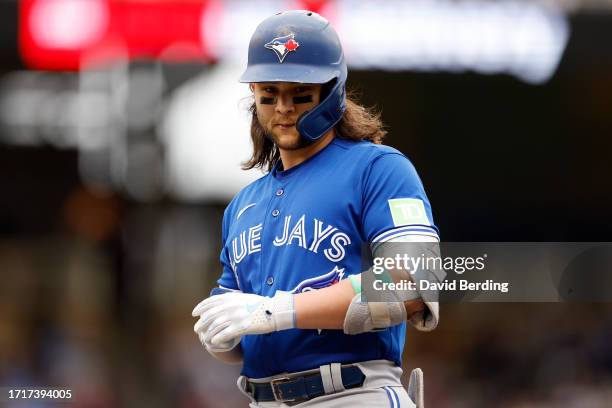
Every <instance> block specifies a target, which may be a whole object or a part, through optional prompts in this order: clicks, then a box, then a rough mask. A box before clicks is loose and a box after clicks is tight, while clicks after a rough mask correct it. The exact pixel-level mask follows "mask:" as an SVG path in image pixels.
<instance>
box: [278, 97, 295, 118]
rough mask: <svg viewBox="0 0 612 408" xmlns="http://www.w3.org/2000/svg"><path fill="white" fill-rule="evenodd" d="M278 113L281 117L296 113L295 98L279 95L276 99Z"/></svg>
mask: <svg viewBox="0 0 612 408" xmlns="http://www.w3.org/2000/svg"><path fill="white" fill-rule="evenodd" d="M275 110H276V112H277V113H279V114H281V115H286V114H288V113H292V112H294V111H295V106H294V105H293V98H292V97H291V96H290V95H282V94H281V95H278V98H276V108H275Z"/></svg>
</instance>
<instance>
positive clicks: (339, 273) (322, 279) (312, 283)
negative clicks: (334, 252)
mask: <svg viewBox="0 0 612 408" xmlns="http://www.w3.org/2000/svg"><path fill="white" fill-rule="evenodd" d="M343 276H344V268H338V267H337V266H335V267H334V269H332V270H331V271H329V272H327V273H326V274H324V275H321V276H315V277H314V278H309V279H304V280H303V281H301V282H300V283H298V285H297V286H296V287H295V288H293V290H292V291H291V293H302V292H308V291H309V290H316V289H321V288H326V287H328V286H331V285H334V284H336V283H338V282H340V280H341V279H342V277H343Z"/></svg>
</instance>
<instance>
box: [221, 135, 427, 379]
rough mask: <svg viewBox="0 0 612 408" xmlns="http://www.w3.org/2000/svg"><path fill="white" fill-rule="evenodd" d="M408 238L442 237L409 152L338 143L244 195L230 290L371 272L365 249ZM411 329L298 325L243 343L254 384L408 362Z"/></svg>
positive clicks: (236, 218)
mask: <svg viewBox="0 0 612 408" xmlns="http://www.w3.org/2000/svg"><path fill="white" fill-rule="evenodd" d="M406 235H427V236H433V237H436V238H437V237H438V230H437V228H436V227H435V225H434V223H433V217H432V213H431V207H430V204H429V201H428V199H427V196H426V194H425V191H424V189H423V185H422V183H421V180H420V179H419V177H418V175H417V172H416V170H415V169H414V166H413V165H412V164H411V163H410V161H409V160H408V159H407V158H406V157H405V156H404V155H403V154H402V153H400V152H399V151H397V150H395V149H393V148H391V147H389V146H384V145H377V144H373V143H370V142H366V141H362V142H354V141H348V140H344V139H339V138H335V139H334V140H333V141H332V142H331V143H330V144H329V145H328V146H326V147H325V148H324V149H322V150H321V151H320V152H318V153H317V154H315V155H314V156H312V157H310V158H309V159H308V160H306V161H304V162H303V163H301V164H299V165H297V166H295V167H292V168H290V169H289V170H286V171H280V170H279V168H278V165H277V166H276V167H275V168H274V169H273V170H272V171H271V172H270V173H268V174H266V175H265V176H264V177H262V178H260V179H258V180H256V181H255V182H253V183H252V184H250V185H249V186H247V187H246V188H244V189H243V190H242V191H240V193H238V194H237V195H236V197H234V199H233V200H232V202H231V203H230V204H229V205H228V207H227V209H226V210H225V213H224V217H223V235H222V241H223V249H222V251H221V263H222V265H223V273H222V276H221V278H220V279H219V281H218V284H219V286H220V287H222V288H227V289H233V290H240V291H242V292H245V293H255V294H258V295H262V296H274V294H275V292H276V291H279V290H280V291H288V292H293V293H300V292H304V291H308V290H317V289H320V288H324V287H327V286H329V285H333V284H335V283H337V282H338V281H340V280H341V279H346V278H347V277H348V276H349V275H353V274H359V273H361V272H362V271H363V269H364V268H363V265H362V259H361V255H362V253H361V252H362V248H363V246H364V245H371V243H373V242H384V241H389V240H392V239H395V238H398V237H403V236H406ZM405 329H406V327H405V323H403V324H400V325H397V326H394V327H390V328H387V329H385V330H383V331H379V332H369V333H363V334H359V335H352V336H349V335H345V334H344V333H343V331H342V330H301V329H291V330H284V331H280V332H275V333H270V334H264V335H247V336H244V337H243V338H242V341H241V344H242V350H243V352H244V360H243V364H244V365H243V369H242V374H243V375H245V376H247V377H250V378H261V377H268V376H272V375H275V374H278V373H282V372H295V371H302V370H307V369H312V368H316V367H319V366H320V365H323V364H329V363H332V362H334V363H353V362H358V361H366V360H375V359H386V360H390V361H394V362H395V363H396V364H397V365H400V364H401V354H402V350H403V347H404V341H405Z"/></svg>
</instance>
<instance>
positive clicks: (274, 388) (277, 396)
mask: <svg viewBox="0 0 612 408" xmlns="http://www.w3.org/2000/svg"><path fill="white" fill-rule="evenodd" d="M289 381H291V378H289V377H280V378H276V379H274V380H271V381H270V386H271V387H272V395H273V396H274V400H275V401H277V402H293V401H297V398H291V399H284V398H283V393H282V392H281V390H280V389H279V388H277V385H278V384H279V383H285V382H289Z"/></svg>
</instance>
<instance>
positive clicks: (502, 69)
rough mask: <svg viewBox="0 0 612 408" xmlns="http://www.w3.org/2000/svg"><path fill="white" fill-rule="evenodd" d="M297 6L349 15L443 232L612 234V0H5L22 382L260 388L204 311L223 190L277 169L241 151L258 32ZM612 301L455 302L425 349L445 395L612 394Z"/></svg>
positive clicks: (3, 292)
mask: <svg viewBox="0 0 612 408" xmlns="http://www.w3.org/2000/svg"><path fill="white" fill-rule="evenodd" d="M289 8H307V9H311V10H313V11H317V12H319V13H321V14H323V15H324V16H326V17H327V18H328V19H330V20H331V21H332V23H333V24H334V26H335V27H337V29H338V31H339V34H340V36H341V39H342V41H343V43H344V45H345V48H346V54H347V58H348V62H349V64H350V69H351V70H350V73H349V87H350V88H351V89H353V90H356V91H357V92H359V93H360V94H361V95H362V100H363V102H365V103H366V104H368V105H373V106H376V107H377V108H379V109H380V110H381V111H382V114H383V119H384V121H385V123H386V124H387V126H388V129H389V136H388V139H387V144H390V145H392V146H394V147H396V148H398V149H400V150H401V151H403V152H404V153H405V154H407V155H408V157H409V158H410V159H411V160H412V161H413V162H414V164H415V165H416V167H417V169H418V170H419V172H420V175H421V177H422V179H423V181H424V184H425V186H426V189H427V191H428V194H429V197H430V200H431V202H432V205H433V208H434V217H435V218H436V223H437V224H438V226H439V227H440V230H441V233H442V238H443V240H445V241H611V239H610V237H611V233H612V188H611V181H610V178H611V176H612V159H611V153H612V138H611V136H612V110H611V106H612V104H611V101H612V46H611V45H610V40H611V39H612V3H611V2H609V1H605V0H599V1H598V0H541V1H484V0H464V1H450V0H445V1H441V0H437V1H435V0H430V1H426V0H421V1H384V2H377V1H374V0H371V1H348V0H346V1H333V0H329V1H323V0H320V1H306V0H303V1H281V0H279V1H269V0H265V1H261V0H260V1H257V2H248V1H212V0H211V1H207V0H189V1H188V0H182V1H169V0H165V1H152V0H151V1H147V0H23V1H16V0H2V1H0V278H1V281H0V282H1V283H0V386H4V387H11V386H61V387H67V388H71V389H73V392H74V395H75V398H74V400H73V401H72V404H71V405H72V406H75V407H144V406H147V407H166V406H173V407H185V408H187V407H189V408H191V407H239V406H245V405H246V402H247V400H246V399H245V398H244V397H243V396H241V395H240V394H239V393H238V392H237V390H236V387H235V379H236V377H237V375H238V371H239V369H238V367H232V366H225V365H222V364H221V363H217V362H216V361H215V360H213V359H212V358H210V357H209V356H208V355H207V353H205V352H204V351H203V349H202V348H201V346H200V344H199V342H198V341H197V338H196V337H195V335H194V334H193V332H192V325H193V323H194V320H193V319H192V318H191V317H190V311H191V309H192V307H193V306H194V305H195V303H196V302H197V301H199V300H200V299H202V298H203V297H205V296H206V295H207V293H208V291H209V290H210V288H211V286H212V285H213V283H214V281H215V279H216V278H217V275H218V274H219V267H218V262H217V258H218V253H219V250H220V221H221V216H222V213H223V209H224V206H225V205H226V204H227V202H228V200H229V199H231V197H232V195H233V194H235V193H236V192H237V191H238V190H239V189H240V188H241V186H243V185H245V184H246V183H248V182H249V181H251V180H253V179H255V178H256V177H259V176H260V175H261V173H258V172H256V171H251V172H243V171H241V170H239V165H240V162H241V161H243V160H245V159H246V158H247V156H248V154H249V150H250V142H249V139H248V120H247V119H248V115H247V114H246V109H245V108H246V104H247V103H246V102H245V101H247V99H245V98H247V97H248V89H247V87H246V86H244V85H240V84H238V83H237V77H238V76H239V73H240V71H241V69H242V67H243V66H244V63H245V58H246V49H247V44H248V38H249V36H250V34H251V33H252V31H253V30H254V28H255V26H256V24H257V23H258V22H259V21H261V19H263V18H264V17H266V16H268V15H270V14H272V13H274V12H277V11H279V10H283V9H289ZM585 274H586V276H588V271H585ZM611 311H612V307H611V305H610V304H603V303H602V304H595V303H590V304H587V303H572V304H570V303H546V304H537V303H532V304H462V305H446V306H444V307H443V314H442V324H441V326H440V327H439V328H438V329H437V331H436V332H433V333H431V334H422V333H417V332H415V331H414V330H412V329H410V330H409V334H408V341H407V347H406V352H405V364H406V368H407V369H411V368H413V367H418V366H420V367H422V368H423V369H424V371H425V380H426V401H427V404H428V405H427V406H428V407H435V408H438V407H492V406H497V407H508V408H509V407H512V408H519V407H521V408H526V407H565V408H567V407H610V406H612V405H611V404H612V403H611V402H610V401H612V315H611V314H610V312H611ZM407 371H408V370H407ZM53 405H54V403H47V404H44V403H40V402H39V403H37V404H36V405H33V404H24V405H15V406H36V407H45V406H53Z"/></svg>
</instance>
